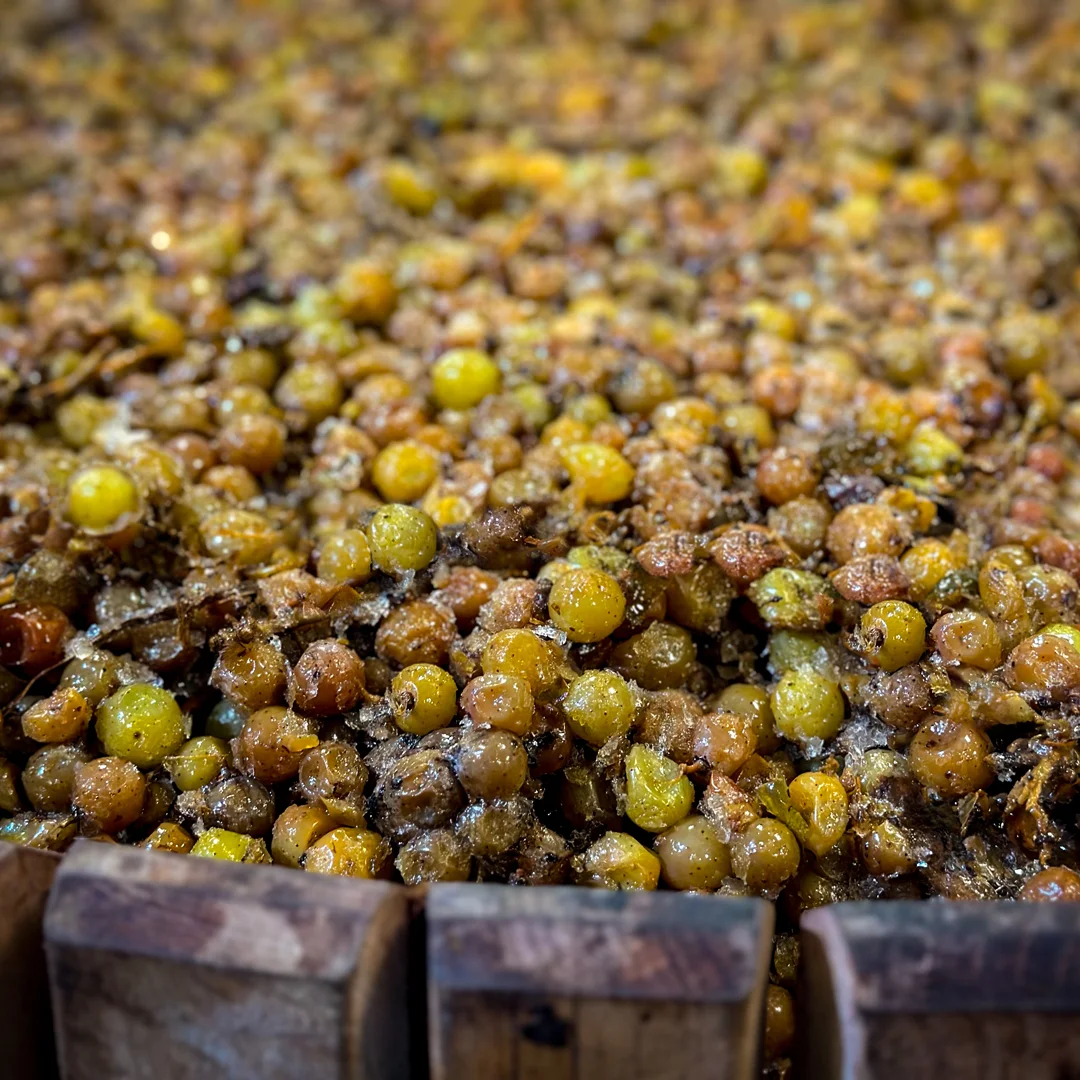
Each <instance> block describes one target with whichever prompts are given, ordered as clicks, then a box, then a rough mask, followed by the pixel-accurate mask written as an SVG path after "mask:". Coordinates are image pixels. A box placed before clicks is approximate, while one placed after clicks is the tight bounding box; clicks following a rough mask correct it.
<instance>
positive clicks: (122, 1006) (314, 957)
mask: <svg viewBox="0 0 1080 1080" xmlns="http://www.w3.org/2000/svg"><path fill="white" fill-rule="evenodd" d="M407 922H408V919H407V911H406V902H405V897H404V890H401V889H399V888H398V887H397V886H395V885H391V884H389V883H386V882H374V881H356V880H349V879H343V878H331V877H324V876H322V875H316V874H304V873H301V872H298V871H294V870H286V869H283V868H280V867H264V866H254V867H251V866H243V865H239V864H235V863H226V862H220V861H218V860H215V859H199V858H192V857H190V856H182V855H170V854H164V853H152V852H147V851H140V850H134V849H130V848H122V847H117V846H112V845H105V844H92V843H88V842H78V843H76V844H75V845H74V847H73V848H72V850H71V851H70V852H69V853H68V855H67V856H66V857H65V859H64V862H63V864H62V867H61V869H60V871H59V873H58V874H57V876H56V881H55V884H54V886H53V890H52V894H51V896H50V898H49V903H48V908H47V912H46V918H45V940H46V950H47V953H48V962H49V977H50V983H51V987H52V999H53V1009H54V1013H55V1029H56V1042H57V1050H58V1055H59V1059H60V1069H61V1075H62V1076H63V1077H64V1080H101V1078H104V1077H109V1078H110V1080H114V1078H124V1080H127V1078H146V1080H206V1078H209V1077H213V1078H215V1080H218V1078H225V1077H228V1078H230V1080H232V1078H236V1080H404V1078H405V1077H406V1076H407V1075H408V1060H407V1057H408V1044H409V1039H408V1032H407V1029H406V1027H405V1024H406V1007H405V978H406V975H405V971H406V952H407V950H406V935H407Z"/></svg>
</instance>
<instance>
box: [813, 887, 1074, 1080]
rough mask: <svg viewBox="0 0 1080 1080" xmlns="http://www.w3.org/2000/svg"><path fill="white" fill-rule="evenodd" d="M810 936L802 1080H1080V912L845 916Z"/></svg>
mask: <svg viewBox="0 0 1080 1080" xmlns="http://www.w3.org/2000/svg"><path fill="white" fill-rule="evenodd" d="M801 930H802V962H801V971H800V976H801V978H802V987H801V993H800V994H799V1002H800V1006H801V1009H802V1014H801V1015H800V1018H799V1025H798V1033H799V1038H800V1041H801V1046H800V1054H799V1062H800V1066H801V1070H802V1075H803V1076H804V1077H807V1078H809V1077H813V1078H814V1080H885V1078H888V1080H908V1078H911V1080H926V1078H927V1077H933V1076H948V1077H949V1078H950V1080H1062V1078H1063V1077H1075V1076H1080V905H1076V904H1030V903H1019V904H1016V903H1004V902H1000V903H993V902H990V903H927V902H920V901H910V902H909V901H898V902H889V903H883V902H862V903H852V904H838V905H835V906H832V907H826V908H820V909H818V910H816V911H812V912H809V913H807V914H806V915H804V916H803V919H802V925H801Z"/></svg>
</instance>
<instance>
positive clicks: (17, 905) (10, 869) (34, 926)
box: [0, 844, 60, 1080]
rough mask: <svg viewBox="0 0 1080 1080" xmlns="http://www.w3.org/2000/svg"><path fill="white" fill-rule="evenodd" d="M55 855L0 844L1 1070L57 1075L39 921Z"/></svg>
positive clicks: (23, 1079)
mask: <svg viewBox="0 0 1080 1080" xmlns="http://www.w3.org/2000/svg"><path fill="white" fill-rule="evenodd" d="M59 863H60V856H59V855H56V854H54V853H53V852H51V851H38V850H37V849H35V848H24V847H16V846H15V845H14V844H0V1002H3V1008H0V1063H2V1066H3V1067H2V1068H0V1073H2V1074H3V1075H4V1076H11V1077H18V1078H19V1080H51V1078H52V1077H55V1076H56V1057H55V1055H54V1054H53V1050H52V1031H51V1024H50V1019H49V986H48V979H47V978H46V974H45V953H44V951H43V949H42V947H41V922H42V917H43V915H44V912H45V901H46V898H47V897H48V894H49V886H50V885H51V884H52V880H53V875H54V874H55V873H56V868H57V866H58V865H59Z"/></svg>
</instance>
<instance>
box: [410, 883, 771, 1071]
mask: <svg viewBox="0 0 1080 1080" xmlns="http://www.w3.org/2000/svg"><path fill="white" fill-rule="evenodd" d="M427 927H428V1015H429V1044H430V1057H431V1075H432V1078H433V1080H464V1078H469V1080H495V1078H499V1080H607V1078H609V1077H610V1078H616V1077H617V1078H619V1080H636V1078H641V1080H645V1078H646V1077H648V1078H650V1080H684V1078H686V1077H690V1076H694V1077H706V1076H707V1077H718V1078H721V1077H723V1078H727V1077H730V1078H732V1080H735V1078H739V1080H742V1078H749V1077H751V1076H753V1075H755V1072H756V1069H757V1058H758V1052H759V1041H760V1025H761V1008H762V996H763V994H764V987H765V981H766V976H767V972H768V963H769V952H770V947H771V936H772V908H771V906H770V905H768V904H766V903H764V902H762V901H756V900H734V899H730V900H729V899H723V900H721V899H717V898H715V897H705V896H684V895H679V894H677V893H610V892H601V891H596V890H588V889H574V888H538V889H512V888H506V887H505V886H498V885H492V886H489V885H437V886H435V887H433V888H432V890H431V892H430V894H429V896H428V905H427Z"/></svg>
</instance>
